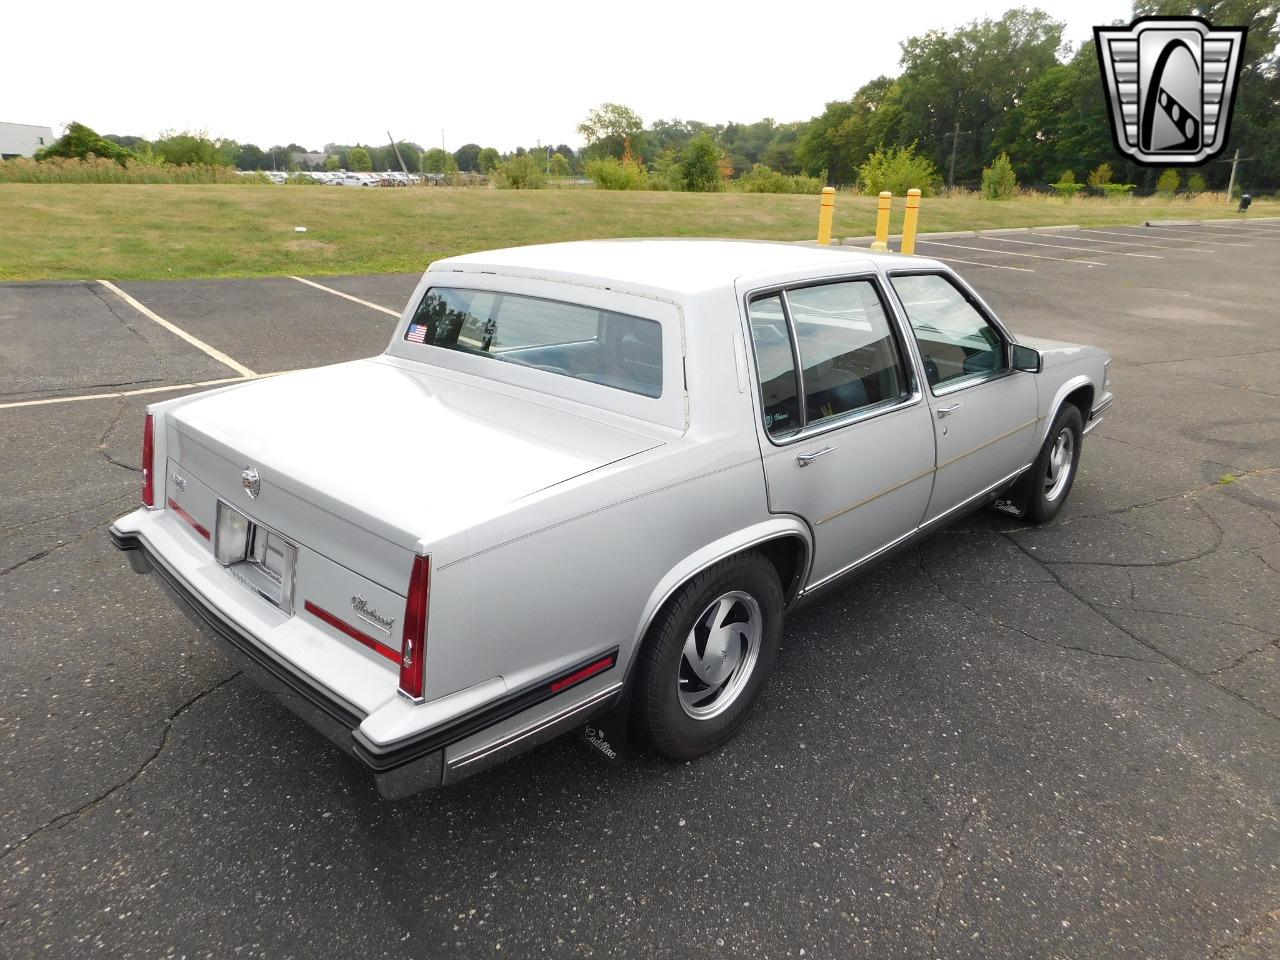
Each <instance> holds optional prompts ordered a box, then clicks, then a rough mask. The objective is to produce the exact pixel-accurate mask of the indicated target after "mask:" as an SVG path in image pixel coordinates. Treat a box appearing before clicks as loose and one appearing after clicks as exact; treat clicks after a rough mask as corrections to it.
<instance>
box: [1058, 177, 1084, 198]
mask: <svg viewBox="0 0 1280 960" xmlns="http://www.w3.org/2000/svg"><path fill="white" fill-rule="evenodd" d="M1049 186H1051V187H1052V188H1053V189H1054V191H1055V192H1056V193H1057V194H1058V195H1059V196H1062V197H1074V196H1075V195H1076V194H1077V193H1079V192H1080V191H1081V190H1083V189H1084V184H1083V183H1072V182H1070V181H1066V182H1064V181H1061V180H1060V181H1058V182H1057V183H1051V184H1049Z"/></svg>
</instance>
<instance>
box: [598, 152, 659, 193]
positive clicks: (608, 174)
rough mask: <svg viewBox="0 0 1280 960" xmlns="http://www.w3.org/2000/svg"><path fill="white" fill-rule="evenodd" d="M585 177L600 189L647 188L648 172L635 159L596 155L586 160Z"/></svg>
mask: <svg viewBox="0 0 1280 960" xmlns="http://www.w3.org/2000/svg"><path fill="white" fill-rule="evenodd" d="M587 177H589V178H590V179H591V180H594V181H595V185H596V186H597V187H599V188H600V189H601V190H647V189H649V174H648V173H647V172H646V171H645V169H644V167H642V166H640V164H639V163H637V162H636V161H635V160H619V159H617V158H616V157H598V158H596V159H595V160H589V161H587Z"/></svg>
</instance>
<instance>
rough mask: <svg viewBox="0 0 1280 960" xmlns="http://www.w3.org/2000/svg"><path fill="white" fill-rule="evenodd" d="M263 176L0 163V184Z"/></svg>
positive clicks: (86, 163) (132, 165)
mask: <svg viewBox="0 0 1280 960" xmlns="http://www.w3.org/2000/svg"><path fill="white" fill-rule="evenodd" d="M265 182H267V180H266V178H265V177H263V176H262V175H260V174H259V175H255V176H242V175H241V174H239V173H237V172H236V169H235V167H219V166H210V165H207V164H191V165H189V166H182V167H175V166H173V165H171V164H168V163H147V162H145V161H143V160H127V161H125V163H124V164H120V163H118V162H116V161H115V160H108V159H107V158H106V157H95V156H92V155H91V156H89V157H87V158H85V159H83V160H80V159H76V158H73V157H53V158H51V159H48V160H41V161H39V162H37V161H35V160H24V159H17V160H4V161H0V183H265Z"/></svg>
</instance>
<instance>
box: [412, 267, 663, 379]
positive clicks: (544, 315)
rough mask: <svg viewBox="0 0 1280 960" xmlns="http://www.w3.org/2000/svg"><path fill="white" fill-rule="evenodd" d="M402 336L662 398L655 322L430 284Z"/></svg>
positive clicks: (659, 334)
mask: <svg viewBox="0 0 1280 960" xmlns="http://www.w3.org/2000/svg"><path fill="white" fill-rule="evenodd" d="M404 339H405V340H406V341H408V342H410V343H421V344H424V345H426V346H432V347H443V348H444V349H446V350H456V351H459V352H462V353H468V354H473V355H477V356H483V357H490V358H492V359H494V360H500V361H503V362H505V363H518V364H520V365H522V366H526V367H535V368H537V369H539V370H546V371H548V372H550V373H555V374H559V375H561V376H566V377H573V378H574V379H577V380H586V381H588V382H590V383H599V384H603V385H604V386H608V387H614V388H616V389H618V390H626V391H628V392H630V393H638V394H640V395H642V396H646V397H660V396H662V325H661V324H660V323H658V322H657V321H656V320H648V319H645V318H644V317H633V316H629V315H627V314H622V313H614V312H613V311H610V310H600V309H597V308H595V307H588V306H583V305H581V304H575V303H564V302H562V301H559V300H546V299H543V298H541V297H526V296H520V295H517V294H510V293H497V292H494V291H489V290H462V289H457V288H452V287H432V288H431V289H430V290H428V291H427V292H426V293H425V294H424V295H423V297H422V300H421V301H420V302H419V303H418V307H417V309H416V310H415V311H414V314H413V318H412V319H411V320H410V322H409V327H408V329H407V330H406V331H405V334H404Z"/></svg>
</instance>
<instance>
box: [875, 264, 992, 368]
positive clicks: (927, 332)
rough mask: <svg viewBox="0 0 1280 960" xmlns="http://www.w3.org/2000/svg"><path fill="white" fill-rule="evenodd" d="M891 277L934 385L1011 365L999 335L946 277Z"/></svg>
mask: <svg viewBox="0 0 1280 960" xmlns="http://www.w3.org/2000/svg"><path fill="white" fill-rule="evenodd" d="M892 280H893V287H894V289H895V290H896V291H897V292H898V297H899V298H900V299H901V300H902V305H903V307H904V308H905V309H906V311H907V318H908V319H909V320H910V321H911V327H912V329H913V330H914V331H915V335H916V340H917V341H918V342H919V344H920V356H921V359H922V360H923V361H924V371H925V378H926V379H927V380H928V381H929V385H930V386H931V387H936V386H940V385H943V384H949V383H952V382H953V381H958V380H961V379H963V378H965V377H979V376H987V375H990V374H992V373H997V372H1000V371H1002V370H1004V369H1005V368H1006V363H1005V355H1004V354H1005V351H1004V341H1003V339H1002V338H1001V336H1000V333H999V332H998V331H997V330H996V329H995V328H994V327H993V326H992V325H991V324H990V323H988V322H987V320H986V318H985V317H983V315H982V314H981V313H979V312H978V310H977V308H976V307H974V306H973V304H972V303H970V302H969V300H968V299H967V298H966V297H965V295H964V294H963V293H961V292H960V290H959V289H957V288H956V287H955V286H954V285H953V284H952V283H951V282H950V281H949V280H948V279H947V278H946V277H943V276H941V275H939V274H932V273H930V274H917V275H914V276H896V277H893V278H892Z"/></svg>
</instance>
